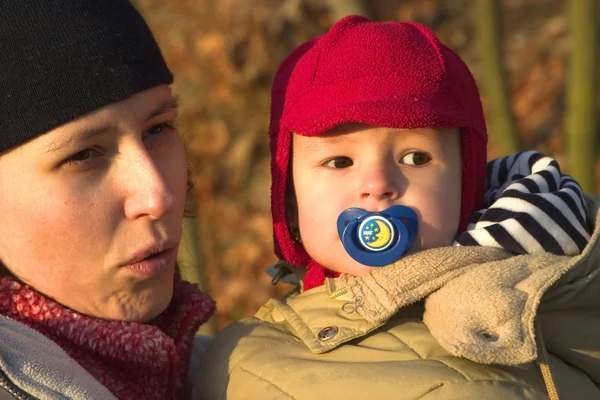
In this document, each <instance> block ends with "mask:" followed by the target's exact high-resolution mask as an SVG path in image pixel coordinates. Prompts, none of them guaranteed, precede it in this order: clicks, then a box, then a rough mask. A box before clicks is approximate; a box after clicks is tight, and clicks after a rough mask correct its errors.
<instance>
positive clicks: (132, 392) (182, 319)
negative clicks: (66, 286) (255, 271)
mask: <svg viewBox="0 0 600 400" xmlns="http://www.w3.org/2000/svg"><path fill="white" fill-rule="evenodd" d="M214 308H215V305H214V302H213V301H212V299H211V298H210V297H209V296H208V295H206V294H205V293H202V292H200V291H199V290H198V288H196V287H195V286H194V285H193V284H191V283H189V282H185V281H182V280H180V279H176V280H175V286H174V290H173V299H172V300H171V304H170V305H169V306H168V307H167V309H166V310H165V311H164V312H163V313H161V314H160V315H159V316H158V317H156V319H155V320H153V321H152V322H151V323H148V324H142V323H135V322H126V321H108V320H103V319H100V318H92V317H88V316H86V315H83V314H80V313H77V312H75V311H73V310H70V309H68V308H66V307H64V306H62V305H61V304H59V303H57V302H55V301H53V300H51V299H49V298H46V297H45V296H43V295H42V294H40V293H38V292H36V291H35V290H33V289H32V288H30V287H29V286H26V285H23V284H21V283H19V282H16V281H14V280H11V279H10V278H2V279H0V314H1V315H3V316H5V317H8V318H10V319H12V320H14V321H18V322H20V323H22V324H24V325H26V326H28V327H29V328H31V329H34V330H35V331H37V332H39V333H40V334H42V335H44V336H45V337H46V338H48V339H50V340H51V341H53V342H54V343H56V344H57V345H58V346H60V347H61V348H62V350H64V352H65V353H66V354H67V355H68V356H69V357H71V358H72V359H73V360H74V361H73V363H75V362H76V363H78V364H79V365H81V367H83V368H84V369H85V370H86V371H87V372H88V373H89V374H90V375H91V376H93V377H94V378H95V379H96V380H97V381H98V382H99V384H101V385H103V386H104V387H106V388H107V389H108V390H109V391H110V392H111V393H112V394H113V395H114V396H115V397H116V398H118V399H141V398H143V399H157V400H158V399H186V398H188V397H189V391H188V390H189V387H186V384H187V372H188V365H189V359H190V354H191V353H192V347H193V345H194V335H195V332H196V331H197V330H198V327H199V326H200V324H202V323H203V322H205V321H206V320H208V318H209V317H210V316H211V315H212V314H213V312H214ZM30 336H31V335H30ZM2 339H3V340H4V336H2ZM62 358H64V357H62ZM8 361H9V362H10V358H9V359H8ZM47 363H48V364H51V361H50V360H48V361H47ZM36 365H37V364H36ZM48 372H49V373H52V371H48ZM26 375H27V374H26ZM25 379H26V380H27V381H31V384H32V385H33V386H31V387H29V386H28V387H25V388H23V390H28V389H31V388H32V387H38V386H39V387H42V386H43V385H44V383H43V382H46V381H47V380H48V379H50V381H51V380H52V379H51V376H50V377H44V376H40V379H42V381H40V382H38V383H37V384H36V383H35V381H36V379H37V376H29V377H28V378H25ZM15 383H16V384H18V382H15ZM36 390H41V389H36ZM48 390H51V388H48ZM91 398H93V397H91Z"/></svg>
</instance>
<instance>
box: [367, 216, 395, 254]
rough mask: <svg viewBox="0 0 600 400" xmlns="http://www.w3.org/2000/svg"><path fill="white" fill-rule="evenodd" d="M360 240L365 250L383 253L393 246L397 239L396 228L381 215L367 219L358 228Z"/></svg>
mask: <svg viewBox="0 0 600 400" xmlns="http://www.w3.org/2000/svg"><path fill="white" fill-rule="evenodd" d="M358 235H359V236H358V240H359V241H360V244H362V245H363V246H364V247H365V249H367V250H371V251H383V250H385V249H387V248H388V247H390V246H391V244H392V243H393V242H394V238H395V237H396V232H394V226H393V225H392V224H391V223H390V221H388V220H387V219H386V218H384V217H382V216H381V215H372V216H370V217H367V218H365V220H364V221H363V222H362V223H361V224H360V226H359V228H358Z"/></svg>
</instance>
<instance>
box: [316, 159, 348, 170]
mask: <svg viewBox="0 0 600 400" xmlns="http://www.w3.org/2000/svg"><path fill="white" fill-rule="evenodd" d="M323 165H325V166H326V167H330V168H336V169H337V168H348V167H351V166H352V165H354V162H353V161H352V160H351V159H350V158H348V157H335V158H332V159H331V160H329V161H326V162H325V163H324V164H323Z"/></svg>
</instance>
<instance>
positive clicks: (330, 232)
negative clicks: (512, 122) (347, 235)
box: [291, 124, 462, 276]
mask: <svg viewBox="0 0 600 400" xmlns="http://www.w3.org/2000/svg"><path fill="white" fill-rule="evenodd" d="M292 159H293V161H292V174H293V182H294V189H295V195H296V200H297V202H296V205H297V210H295V212H294V211H292V212H291V214H292V215H293V216H292V217H291V219H292V221H291V223H292V225H296V226H297V227H298V228H299V230H300V236H301V239H302V244H303V245H304V248H305V249H306V251H307V252H308V254H309V255H310V256H311V257H312V258H313V259H314V260H315V261H316V262H318V263H320V264H321V265H323V266H325V267H327V268H329V269H331V270H334V271H337V272H342V273H348V274H352V275H355V276H361V275H364V274H365V273H367V272H369V271H370V270H371V269H372V267H368V266H365V265H362V264H360V263H358V262H357V261H354V259H352V258H351V257H350V255H348V253H347V252H346V251H345V250H344V247H343V245H342V243H341V241H340V238H339V236H338V233H337V228H336V222H337V218H338V216H339V215H340V213H341V212H342V211H344V210H346V209H347V208H350V207H358V208H362V209H365V210H367V211H381V210H385V209H386V208H388V207H391V206H393V205H403V206H407V207H410V208H412V209H413V210H414V211H415V212H416V213H417V216H418V218H419V231H418V233H417V238H416V240H415V243H414V244H413V245H412V247H411V249H410V252H415V251H418V250H425V249H429V248H434V247H441V246H448V245H450V244H451V243H452V240H453V239H454V236H455V234H456V231H457V229H458V224H459V218H460V205H461V182H462V171H461V166H462V162H461V145H460V133H459V132H458V130H457V129H448V130H438V129H431V128H422V129H391V128H378V127H373V126H370V125H363V124H348V125H343V126H340V127H337V128H335V129H333V130H331V131H329V132H327V133H326V134H324V135H321V136H318V137H305V136H300V135H296V134H294V141H293V158H292Z"/></svg>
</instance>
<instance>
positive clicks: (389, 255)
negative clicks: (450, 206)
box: [337, 206, 419, 267]
mask: <svg viewBox="0 0 600 400" xmlns="http://www.w3.org/2000/svg"><path fill="white" fill-rule="evenodd" d="M418 228H419V222H418V219H417V214H416V213H415V212H414V211H413V210H412V209H410V208H408V207H405V206H392V207H390V208H388V209H387V210H383V211H379V212H369V211H366V210H363V209H362V208H349V209H347V210H346V211H344V212H342V213H341V214H340V216H339V217H338V220H337V229H338V235H340V239H341V241H342V244H343V245H344V248H345V249H346V251H347V252H348V254H350V256H351V257H352V258H353V259H355V260H356V261H358V262H359V263H361V264H364V265H368V266H370V267H381V266H384V265H388V264H391V263H393V262H394V261H396V260H398V259H399V258H400V257H402V256H403V255H404V253H406V251H407V250H408V249H409V248H410V246H411V245H412V244H413V242H414V241H415V237H416V236H417V230H418Z"/></svg>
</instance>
